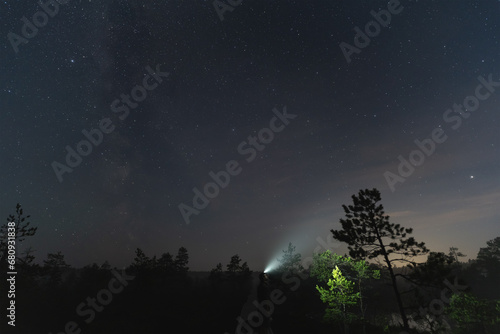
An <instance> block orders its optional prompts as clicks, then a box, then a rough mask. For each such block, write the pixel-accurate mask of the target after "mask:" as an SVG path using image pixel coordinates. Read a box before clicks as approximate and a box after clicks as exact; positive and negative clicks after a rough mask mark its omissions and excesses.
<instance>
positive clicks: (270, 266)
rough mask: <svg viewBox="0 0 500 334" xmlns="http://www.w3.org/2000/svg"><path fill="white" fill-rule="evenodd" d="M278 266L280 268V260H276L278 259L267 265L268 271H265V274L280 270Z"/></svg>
mask: <svg viewBox="0 0 500 334" xmlns="http://www.w3.org/2000/svg"><path fill="white" fill-rule="evenodd" d="M278 266H279V262H278V260H276V259H275V260H272V261H271V262H270V263H268V264H267V266H266V269H264V273H268V272H270V271H273V270H275V269H276V268H278Z"/></svg>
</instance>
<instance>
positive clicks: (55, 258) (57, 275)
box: [43, 251, 70, 285]
mask: <svg viewBox="0 0 500 334" xmlns="http://www.w3.org/2000/svg"><path fill="white" fill-rule="evenodd" d="M69 267H70V265H69V264H67V263H66V261H65V260H64V255H63V254H62V253H61V252H60V251H59V252H57V253H48V254H47V260H43V270H44V271H45V272H46V273H47V274H48V275H49V276H50V278H51V282H52V283H53V284H56V285H57V284H59V283H61V282H62V273H63V271H65V270H66V269H68V268H69Z"/></svg>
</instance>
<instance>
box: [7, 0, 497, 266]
mask: <svg viewBox="0 0 500 334" xmlns="http://www.w3.org/2000/svg"><path fill="white" fill-rule="evenodd" d="M61 1H62V0H61ZM62 2H64V1H62ZM222 2H223V3H226V1H222ZM232 2H233V3H237V2H238V1H235V0H233V1H232ZM143 3H144V4H143ZM393 5H394V1H391V2H388V1H331V0H328V1H327V0H321V1H320V0H314V1H299V0H295V1H278V0H275V1H271V0H265V1H264V0H259V1H250V0H245V1H243V2H242V3H241V5H236V6H235V7H234V8H233V9H232V11H230V10H227V11H225V12H224V13H223V20H221V19H220V17H219V16H218V14H217V12H216V10H215V8H214V6H213V1H211V0H210V1H204V0H188V1H178V0H177V1H138V0H137V1H134V0H129V1H112V0H104V1H97V0H94V1H88V0H81V1H77V0H73V1H71V0H70V1H69V2H68V3H67V4H60V5H59V10H58V13H56V14H54V13H53V14H54V15H53V17H50V16H47V17H48V20H47V22H46V24H45V25H44V26H42V27H40V28H38V32H37V33H36V35H35V36H31V38H26V39H25V42H26V43H22V42H19V43H18V45H17V46H16V47H13V43H12V42H11V41H10V40H9V36H10V37H11V39H12V36H13V35H12V34H10V35H9V33H13V34H16V35H17V36H19V38H21V39H22V38H24V37H22V26H23V24H24V23H23V21H22V20H21V18H23V17H26V18H28V19H29V20H30V21H31V22H32V18H33V14H35V13H36V12H37V11H40V10H41V7H40V6H39V5H37V4H36V2H35V1H13V0H7V1H2V3H1V4H0V22H1V23H0V29H1V32H2V36H3V42H2V43H1V54H0V71H1V72H0V73H1V75H0V83H1V85H0V138H1V139H0V140H1V141H0V161H1V165H0V173H1V178H0V189H1V192H0V196H1V197H0V213H1V215H2V219H4V217H5V218H7V216H8V215H9V214H12V213H14V212H15V205H16V203H18V202H19V203H20V204H21V205H22V206H23V208H24V210H25V213H27V214H30V215H31V221H32V224H34V225H35V226H38V232H37V234H36V235H35V236H34V237H31V238H28V239H26V241H25V242H24V244H23V247H22V248H25V247H27V246H29V245H32V246H33V248H34V249H35V250H36V252H35V256H36V257H37V261H38V262H41V261H42V260H43V259H45V258H46V256H47V253H53V252H57V251H62V253H63V254H64V255H65V259H66V261H67V262H68V263H70V264H71V265H73V266H76V267H79V266H83V265H86V264H90V263H92V262H96V263H98V264H101V263H103V262H104V261H105V260H108V261H109V262H110V263H111V265H113V266H117V267H121V266H125V265H128V264H130V263H131V262H132V261H133V258H134V255H135V254H134V252H135V249H136V248H138V247H139V248H141V249H143V250H144V251H145V253H146V254H147V255H149V256H152V255H154V254H156V255H158V256H159V255H161V254H162V253H164V252H170V253H174V254H176V252H177V249H178V248H179V247H181V246H184V247H186V248H187V249H188V252H189V255H190V262H189V267H190V268H191V270H209V269H211V268H213V267H215V265H216V264H217V263H218V262H222V263H223V265H224V264H226V263H228V262H229V259H230V257H231V256H232V255H234V254H239V255H240V257H241V258H242V259H243V261H248V264H249V266H250V268H251V269H252V270H255V271H258V270H263V269H264V267H265V265H266V264H267V263H268V262H269V261H270V260H272V259H274V258H276V257H278V256H280V252H281V250H282V249H285V248H286V246H287V244H288V242H292V243H293V244H295V245H296V246H297V250H298V251H300V252H302V253H303V256H309V255H310V254H311V253H312V252H313V250H314V249H315V248H317V246H318V242H317V240H316V238H317V237H321V238H323V239H326V238H327V237H329V236H330V235H331V233H330V232H329V230H330V229H332V228H333V229H338V228H339V227H340V224H339V218H341V217H343V210H342V207H341V205H342V204H350V203H351V198H350V197H351V195H353V194H356V193H357V192H358V191H359V190H360V189H365V188H377V189H379V190H380V191H381V193H382V204H383V205H384V207H385V209H386V212H387V213H388V214H389V215H390V216H391V221H392V222H394V223H400V224H402V225H403V226H406V227H413V228H414V236H415V237H416V239H417V240H418V241H424V242H426V244H427V246H428V247H429V248H430V249H431V250H433V251H447V250H448V248H449V247H451V246H456V247H458V248H459V250H461V251H462V252H463V253H465V254H467V255H468V258H475V257H476V256H477V252H478V251H479V248H480V247H484V246H485V245H486V241H488V240H491V239H493V238H495V237H497V236H500V224H499V222H500V212H499V210H498V203H499V201H500V174H499V173H500V172H499V168H500V155H499V152H500V151H499V148H500V142H499V139H500V134H499V130H498V126H499V121H500V117H499V115H500V104H499V102H500V83H498V84H496V83H495V82H499V81H500V53H499V51H500V45H499V37H498V34H499V33H500V26H499V24H498V18H499V15H500V2H499V1H493V0H476V1H456V0H439V1H431V0H427V1H425V0H421V1H418V0H415V1H409V0H402V1H401V3H400V5H399V6H396V7H394V8H393V9H394V10H396V9H395V8H397V10H398V11H399V12H398V13H397V14H392V15H391V22H390V23H389V24H386V25H387V27H383V26H382V27H381V26H380V25H379V27H380V32H379V33H378V34H376V33H373V31H372V33H371V34H372V35H375V36H373V37H370V43H369V45H367V46H365V47H363V48H358V51H359V52H353V53H352V54H351V55H350V56H349V58H350V62H348V61H347V58H346V56H345V55H344V54H343V51H342V49H341V47H340V45H341V43H342V42H344V43H347V44H349V45H351V46H352V47H354V46H355V44H354V36H355V34H356V31H355V30H354V29H355V27H359V28H360V29H361V30H362V31H363V32H364V31H365V25H366V24H367V23H369V22H370V21H373V20H374V17H373V16H372V15H371V14H370V11H375V12H379V11H380V10H387V9H388V6H393ZM53 9H54V8H53V7H52V10H53ZM42 19H43V17H42V16H41V18H40V20H42ZM42 23H43V22H42ZM372 29H375V28H373V25H372ZM25 30H26V29H25ZM358 42H360V41H359V39H358ZM365 42H366V41H365ZM344 45H345V44H344ZM16 48H17V49H18V50H17V51H18V52H16V51H15V50H14V49H16ZM152 73H154V75H152ZM166 73H168V74H166ZM146 75H149V78H145V76H146ZM480 76H481V77H482V78H483V79H484V80H485V81H488V80H489V81H490V85H488V87H486V86H484V84H483V86H482V87H480V88H479V89H478V88H477V87H478V85H480V84H482V83H481V80H480V79H478V77H480ZM155 78H156V79H155ZM144 82H145V83H146V85H148V87H150V88H151V87H153V86H154V88H151V90H145V88H143V86H144ZM483 82H484V81H483ZM492 82H493V83H492ZM477 92H478V93H477ZM144 93H145V94H146V95H147V96H145V95H144ZM476 93H477V94H479V96H481V97H482V99H480V100H479V99H477V98H468V99H467V97H471V96H478V95H475V94H476ZM131 95H133V96H135V97H136V98H138V99H139V100H140V101H139V102H135V101H134V100H132V97H130V96H131ZM486 96H487V97H486ZM126 99H128V103H127V102H126ZM465 99H467V102H468V103H469V105H470V106H471V107H470V108H466V107H464V108H463V109H462V111H457V110H459V109H455V110H454V104H457V105H459V104H463V103H464V100H465ZM474 101H480V103H479V106H477V105H474ZM112 104H114V109H113V108H112V107H111V105H112ZM448 109H451V110H450V111H449V112H447V110H448ZM285 110H286V114H287V115H288V118H285V120H284V121H283V120H280V119H279V118H278V117H277V116H276V115H277V114H280V115H283V113H284V112H285ZM294 116H295V117H294ZM282 117H284V116H282ZM100 123H101V124H100ZM285 123H288V124H286V125H285ZM270 127H273V128H274V129H277V130H279V131H275V132H274V131H271V130H269V128H270ZM100 128H102V129H104V130H105V131H107V132H108V133H102V131H101V130H99V131H100V132H97V131H95V132H93V133H94V137H93V140H94V141H95V142H96V143H98V145H92V146H91V147H92V152H90V153H89V152H88V150H89V147H88V146H86V144H82V145H80V150H81V151H82V152H83V153H85V154H87V153H89V154H87V155H86V156H83V157H82V158H81V159H82V161H81V162H80V163H79V164H77V163H76V162H75V161H73V165H74V166H75V165H76V166H75V167H74V168H71V169H72V171H71V172H64V173H63V174H62V175H61V178H62V182H60V180H59V179H58V177H57V175H56V172H55V171H54V168H53V165H54V161H55V162H57V164H60V165H58V166H62V165H66V160H65V159H66V155H67V149H66V147H67V146H69V147H70V149H71V150H77V144H78V143H79V142H81V141H82V140H88V139H86V137H85V135H84V134H83V133H82V131H83V130H86V131H91V130H92V129H100ZM265 128H267V130H266V129H265ZM262 129H264V130H262ZM104 130H103V131H104ZM99 133H102V139H101V138H100V135H99ZM433 133H434V134H436V133H437V134H440V135H439V136H437V137H439V138H440V139H443V138H444V137H446V140H445V141H444V142H441V143H435V144H434V145H435V149H434V152H433V153H432V154H430V155H428V156H427V155H425V156H424V155H419V154H418V153H415V154H414V155H413V158H414V159H413V161H415V159H416V160H418V159H419V157H420V158H421V157H423V160H424V161H423V162H422V163H421V164H420V165H418V166H417V167H414V168H415V170H414V171H413V173H410V174H411V175H409V176H408V177H405V181H404V182H397V183H395V185H393V187H392V188H393V189H392V190H394V191H392V190H391V186H390V185H389V184H388V182H387V180H386V177H385V176H384V173H386V172H391V173H393V174H391V175H393V176H394V175H398V165H399V164H400V160H398V157H399V156H400V155H401V156H402V157H403V158H404V159H406V160H408V159H410V153H411V152H412V151H413V150H416V149H418V146H417V145H416V144H415V140H419V141H423V140H425V139H427V138H432V136H433ZM89 136H91V135H89ZM259 136H260V137H259ZM252 138H254V139H252ZM260 138H262V142H261V139H260ZM252 140H253V142H254V145H252V144H251V141H252ZM441 141H442V140H441ZM264 142H265V143H264ZM427 143H428V142H427ZM429 147H430V146H429ZM252 150H253V152H255V156H254V154H253V153H251V152H252ZM241 151H245V152H246V153H244V154H241ZM228 163H229V165H230V169H231V168H232V169H231V171H232V172H233V174H235V175H229V174H228V175H229V176H230V180H229V184H227V186H225V187H224V188H222V187H221V188H220V189H219V191H218V195H217V196H214V198H213V199H209V201H210V202H209V204H208V205H207V206H206V207H205V208H202V209H200V210H198V211H197V214H192V215H190V216H189V224H187V223H186V220H185V219H184V218H183V215H182V214H181V210H180V209H179V205H180V204H181V203H184V205H185V206H181V207H184V208H185V207H187V206H189V207H193V197H194V196H195V192H193V189H194V188H196V189H198V190H200V191H202V192H203V189H204V186H205V185H206V184H207V183H210V182H213V180H212V178H211V176H210V175H209V173H210V172H213V173H217V172H219V171H225V170H226V169H227V165H228ZM57 164H56V165H57ZM63 168H66V170H65V171H67V170H68V169H69V167H63ZM236 170H237V171H238V172H236ZM223 174H224V173H223ZM386 175H389V174H387V173H386ZM398 177H401V176H398ZM221 182H222V181H221ZM212 190H213V187H212ZM212 190H210V191H212ZM200 202H203V200H200ZM338 252H339V253H341V254H343V253H345V252H346V247H345V246H340V247H338Z"/></svg>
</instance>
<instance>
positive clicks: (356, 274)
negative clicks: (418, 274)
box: [311, 250, 380, 325]
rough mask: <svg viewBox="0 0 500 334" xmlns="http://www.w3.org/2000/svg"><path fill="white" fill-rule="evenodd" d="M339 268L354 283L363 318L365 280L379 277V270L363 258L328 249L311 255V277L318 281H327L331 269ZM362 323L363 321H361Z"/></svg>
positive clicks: (364, 310) (364, 309) (330, 274)
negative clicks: (340, 253) (354, 258)
mask: <svg viewBox="0 0 500 334" xmlns="http://www.w3.org/2000/svg"><path fill="white" fill-rule="evenodd" d="M335 268H340V269H341V270H342V273H343V275H344V276H345V277H346V278H347V279H349V280H351V281H352V282H354V283H355V286H356V289H357V292H358V293H359V309H360V315H361V316H360V318H361V320H364V318H365V312H366V303H365V302H364V290H365V282H366V281H367V280H368V279H379V278H380V270H377V269H373V268H371V267H370V266H369V264H368V263H367V262H366V261H365V260H357V261H356V260H353V259H352V258H351V257H348V256H341V255H338V254H335V253H332V252H330V251H329V250H327V251H325V252H323V253H320V254H314V255H313V263H312V266H311V277H316V278H317V279H318V281H320V282H325V283H326V282H328V281H329V279H330V278H331V276H332V270H334V269H335ZM363 325H364V323H363Z"/></svg>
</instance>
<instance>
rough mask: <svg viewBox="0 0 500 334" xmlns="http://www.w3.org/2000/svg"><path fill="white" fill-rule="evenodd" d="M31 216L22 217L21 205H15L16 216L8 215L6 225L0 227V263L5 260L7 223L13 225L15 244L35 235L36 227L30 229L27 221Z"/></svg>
mask: <svg viewBox="0 0 500 334" xmlns="http://www.w3.org/2000/svg"><path fill="white" fill-rule="evenodd" d="M30 217H31V216H30V215H28V216H26V217H24V212H23V209H22V207H21V204H19V203H17V205H16V214H15V215H9V217H8V218H7V223H5V224H3V225H2V226H1V227H0V263H5V260H6V259H7V244H8V231H9V225H8V223H12V222H13V223H14V229H15V230H14V232H15V238H16V240H15V241H16V244H17V243H19V242H22V241H24V239H25V238H26V237H31V236H33V235H35V233H36V230H37V229H38V227H30V224H31V222H29V221H27V219H28V218H30Z"/></svg>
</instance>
